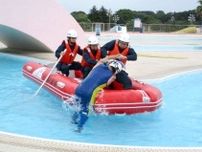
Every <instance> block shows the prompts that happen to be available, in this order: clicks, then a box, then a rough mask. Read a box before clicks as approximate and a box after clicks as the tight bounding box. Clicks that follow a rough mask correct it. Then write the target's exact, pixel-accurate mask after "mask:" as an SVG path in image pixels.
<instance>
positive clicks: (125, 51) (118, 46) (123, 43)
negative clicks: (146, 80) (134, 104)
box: [101, 33, 137, 89]
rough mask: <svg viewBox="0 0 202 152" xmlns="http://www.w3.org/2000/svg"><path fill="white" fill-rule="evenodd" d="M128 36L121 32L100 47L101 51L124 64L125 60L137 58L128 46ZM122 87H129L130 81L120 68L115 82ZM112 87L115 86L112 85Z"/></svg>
mask: <svg viewBox="0 0 202 152" xmlns="http://www.w3.org/2000/svg"><path fill="white" fill-rule="evenodd" d="M129 43H130V36H129V34H127V33H122V34H121V35H120V36H119V38H118V39H117V40H112V41H110V42H108V43H106V44H105V45H103V46H102V47H101V49H102V51H103V52H107V54H108V56H107V57H109V58H110V57H114V56H116V58H118V59H120V60H121V61H122V62H123V63H124V64H126V62H127V61H135V60H137V54H136V52H135V50H134V49H133V48H131V47H130V45H129ZM114 84H118V85H119V86H121V88H123V89H131V88H132V81H131V79H130V78H129V77H128V74H127V73H126V72H125V71H124V70H122V71H121V72H120V73H119V74H118V75H117V78H116V83H114ZM113 88H117V87H115V85H114V87H113Z"/></svg>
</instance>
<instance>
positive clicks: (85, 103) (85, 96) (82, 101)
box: [72, 59, 125, 132]
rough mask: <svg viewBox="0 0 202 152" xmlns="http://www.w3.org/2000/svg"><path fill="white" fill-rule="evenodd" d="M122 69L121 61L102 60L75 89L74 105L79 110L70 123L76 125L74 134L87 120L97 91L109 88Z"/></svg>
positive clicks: (79, 130)
mask: <svg viewBox="0 0 202 152" xmlns="http://www.w3.org/2000/svg"><path fill="white" fill-rule="evenodd" d="M123 68H125V67H124V64H123V63H122V62H121V61H118V60H115V59H110V60H107V59H102V60H100V61H99V62H98V63H97V64H96V65H95V66H94V68H93V69H92V70H91V72H90V73H89V75H88V76H87V77H86V78H85V79H84V80H83V81H82V82H81V83H80V84H79V86H78V87H77V88H76V91H75V100H74V104H75V103H76V107H79V108H77V110H76V111H75V112H74V114H73V115H72V123H73V124H77V128H76V130H75V131H76V132H81V130H82V129H83V126H84V124H85V123H86V121H87V119H88V113H89V106H91V105H93V103H94V100H95V97H96V93H98V90H100V89H102V88H105V87H107V86H109V85H110V84H111V83H112V82H113V81H114V80H115V79H116V76H117V74H118V73H120V72H121V71H122V69H123ZM90 103H91V105H90Z"/></svg>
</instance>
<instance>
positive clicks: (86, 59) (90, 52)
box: [81, 36, 106, 78]
mask: <svg viewBox="0 0 202 152" xmlns="http://www.w3.org/2000/svg"><path fill="white" fill-rule="evenodd" d="M105 56H106V55H104V54H103V51H101V49H100V47H99V42H98V39H97V37H96V36H90V37H89V38H88V46H87V47H85V48H84V49H83V58H82V61H81V65H82V67H83V69H82V71H83V78H85V77H86V76H87V75H88V73H89V72H90V71H91V70H92V68H93V67H94V66H95V65H96V64H97V62H98V61H99V60H100V59H101V58H103V57H105Z"/></svg>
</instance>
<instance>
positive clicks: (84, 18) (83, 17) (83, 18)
mask: <svg viewBox="0 0 202 152" xmlns="http://www.w3.org/2000/svg"><path fill="white" fill-rule="evenodd" d="M71 15H72V16H73V17H74V18H75V19H76V20H77V22H85V23H90V20H89V19H88V15H87V14H86V13H85V12H82V11H78V12H72V13H71Z"/></svg>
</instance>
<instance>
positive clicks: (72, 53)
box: [60, 41, 79, 64]
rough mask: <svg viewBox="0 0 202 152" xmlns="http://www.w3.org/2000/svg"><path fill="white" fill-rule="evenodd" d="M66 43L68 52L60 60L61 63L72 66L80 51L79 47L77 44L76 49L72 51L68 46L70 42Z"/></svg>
mask: <svg viewBox="0 0 202 152" xmlns="http://www.w3.org/2000/svg"><path fill="white" fill-rule="evenodd" d="M64 43H65V47H66V52H65V54H64V55H63V57H62V59H61V60H60V62H61V63H65V64H71V63H72V62H73V61H74V59H75V58H76V55H77V52H78V50H79V46H78V45H77V44H75V46H74V49H73V50H72V49H71V48H70V46H69V44H68V42H67V43H66V42H65V41H64Z"/></svg>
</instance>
